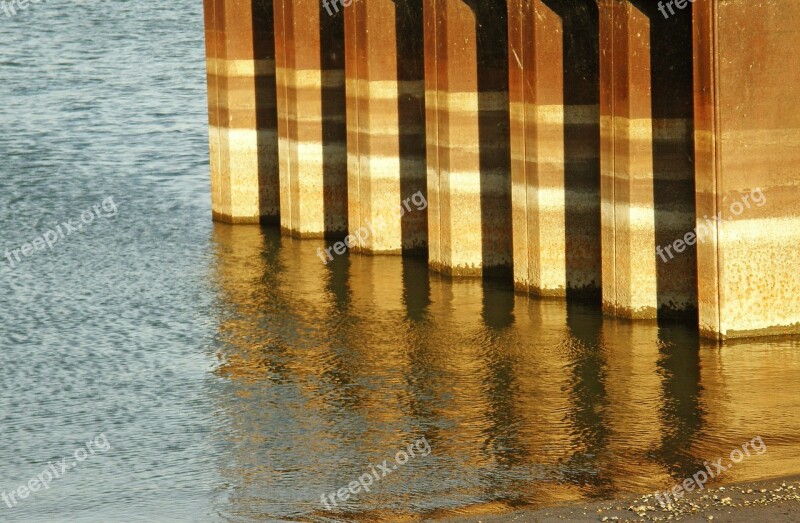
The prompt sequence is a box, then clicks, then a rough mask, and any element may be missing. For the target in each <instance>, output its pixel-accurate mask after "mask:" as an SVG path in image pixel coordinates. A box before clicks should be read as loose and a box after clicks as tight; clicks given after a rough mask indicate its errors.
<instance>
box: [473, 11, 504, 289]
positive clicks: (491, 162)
mask: <svg viewBox="0 0 800 523" xmlns="http://www.w3.org/2000/svg"><path fill="white" fill-rule="evenodd" d="M464 3H465V4H467V5H468V6H469V8H470V9H471V10H472V11H473V13H474V14H475V32H476V36H477V57H476V59H477V63H476V65H477V75H478V145H479V149H480V150H479V153H478V154H479V169H480V173H481V174H480V177H481V181H480V191H481V194H480V205H481V242H482V243H481V251H482V260H481V262H482V266H483V277H484V278H488V277H491V278H492V279H500V280H503V281H504V282H507V283H509V284H513V277H514V275H513V271H512V259H513V254H512V244H511V240H512V233H511V146H510V134H509V133H510V113H509V108H508V7H507V5H506V1H505V0H464ZM493 178H495V179H499V180H500V182H499V184H500V187H497V186H494V187H493V185H495V184H496V182H492V179H493Z"/></svg>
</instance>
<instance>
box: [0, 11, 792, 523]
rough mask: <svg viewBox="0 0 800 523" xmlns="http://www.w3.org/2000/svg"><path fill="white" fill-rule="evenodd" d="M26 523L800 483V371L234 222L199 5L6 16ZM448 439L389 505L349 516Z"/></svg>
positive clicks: (0, 363)
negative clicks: (217, 141) (222, 177)
mask: <svg viewBox="0 0 800 523" xmlns="http://www.w3.org/2000/svg"><path fill="white" fill-rule="evenodd" d="M0 25H1V26H2V27H1V28H0V130H2V132H0V158H2V161H0V223H2V232H0V240H2V242H0V249H2V252H0V254H4V251H5V250H6V249H11V250H13V249H16V248H19V247H20V246H22V244H24V243H29V242H31V241H33V240H34V238H36V237H38V236H40V235H42V234H44V233H45V231H47V230H48V229H51V228H53V227H55V225H56V224H60V223H62V222H65V221H68V220H70V219H72V220H73V221H80V220H79V218H80V216H81V212H83V211H85V210H87V209H91V208H92V206H93V205H96V204H100V203H101V202H103V201H104V199H106V198H107V197H112V198H113V201H114V203H115V205H116V207H117V212H116V215H115V216H113V217H108V216H106V214H103V215H102V216H100V217H98V218H96V219H95V220H94V221H93V222H92V223H91V224H86V225H84V226H83V228H82V229H81V231H79V232H76V233H74V234H71V235H70V236H68V237H65V238H64V239H62V240H60V241H59V242H58V243H56V244H55V245H54V247H53V248H52V249H48V250H45V251H42V252H34V253H33V255H32V256H30V257H28V258H25V259H24V260H23V261H22V263H20V264H19V265H18V266H16V267H14V268H12V267H11V265H10V263H9V262H8V261H7V260H6V258H2V260H0V340H1V341H0V344H1V347H0V348H1V349H2V350H0V431H1V432H0V436H1V438H0V493H3V492H12V491H14V490H16V489H17V488H18V487H19V486H20V485H25V484H27V483H28V482H29V480H30V479H32V478H35V477H36V476H37V475H39V474H40V473H41V472H42V471H43V470H44V469H45V468H47V467H48V465H49V463H51V462H59V461H60V460H61V458H62V457H67V458H69V461H70V462H71V461H73V460H72V456H73V455H74V454H73V453H74V451H75V450H76V449H80V448H84V445H85V443H86V442H87V441H88V440H90V439H93V438H95V437H96V436H97V435H98V434H101V433H102V434H104V435H105V437H106V438H107V441H108V444H109V445H110V448H108V450H107V451H105V452H101V451H98V452H96V453H95V454H94V455H91V456H90V457H89V459H87V460H86V461H85V462H83V463H80V464H78V465H76V466H75V467H73V468H71V469H70V470H69V471H67V472H66V473H62V474H61V477H59V478H57V479H54V480H53V481H52V483H50V484H49V488H48V489H47V490H39V491H38V492H35V493H33V494H31V495H30V496H29V497H27V498H26V499H23V500H20V501H19V503H18V505H17V506H16V507H14V508H13V509H12V508H8V506H7V505H6V504H5V503H3V502H2V501H0V521H25V522H39V521H87V522H88V521H98V522H100V521H103V522H106V521H126V522H127V521H254V520H259V521H262V520H293V521H297V520H323V519H325V518H328V519H329V520H336V519H338V520H350V519H363V520H375V519H378V518H380V517H384V518H386V519H390V520H396V519H397V518H399V517H400V514H401V513H408V514H412V515H413V514H430V515H437V514H442V513H447V511H457V512H459V513H470V512H475V511H478V510H486V509H488V510H495V511H497V510H502V509H504V508H507V507H510V506H519V505H525V504H533V505H537V506H539V505H546V504H548V503H553V502H557V501H564V500H572V499H583V498H591V497H604V496H614V495H616V494H619V493H623V492H637V491H650V490H653V489H654V488H655V487H656V486H662V487H664V488H666V487H668V486H671V485H672V484H673V483H674V482H676V481H678V480H681V479H683V478H684V477H686V476H688V475H691V474H693V473H694V472H695V471H697V470H698V469H700V468H701V467H702V465H701V463H702V461H703V460H714V459H716V458H717V457H722V456H727V455H728V453H729V452H730V451H731V450H732V449H734V448H736V447H740V446H741V444H742V443H744V442H746V441H749V440H751V439H752V438H753V437H755V436H759V435H760V436H761V437H762V438H763V440H764V442H765V443H766V444H767V446H768V452H767V453H766V454H763V455H761V456H755V455H754V456H753V457H751V458H749V459H746V460H745V461H744V462H742V463H741V464H739V465H737V466H735V467H734V468H733V469H731V470H730V471H729V472H726V474H725V476H723V477H722V478H721V480H722V481H723V482H730V481H735V480H741V479H751V478H762V477H767V476H775V475H781V474H789V473H797V472H800V418H798V417H797V412H798V403H800V395H799V394H798V392H799V391H800V343H798V342H797V341H791V340H769V341H762V342H758V343H750V342H749V343H738V344H732V345H728V346H726V347H724V348H721V349H720V348H717V347H715V346H713V345H709V344H704V343H701V342H700V341H699V340H698V339H697V337H696V336H695V335H694V334H693V333H692V332H691V331H689V330H685V329H681V328H678V327H670V328H661V329H659V328H658V327H657V326H655V325H652V324H647V323H645V324H636V325H631V324H629V323H625V322H616V321H611V320H608V319H605V320H604V319H603V318H601V317H600V316H599V315H598V314H597V313H596V312H594V311H592V310H590V309H584V308H581V307H577V306H570V307H567V306H566V305H565V304H563V303H562V302H559V301H538V300H535V299H529V298H526V297H523V296H515V295H513V294H512V293H511V292H509V291H508V289H504V288H500V287H494V286H491V285H485V286H484V285H481V284H480V283H478V282H474V281H460V282H455V283H454V282H451V281H448V280H446V279H442V278H440V277H438V276H436V275H429V274H428V272H427V270H426V267H425V264H424V263H421V262H419V261H418V260H400V259H398V258H393V257H376V258H370V257H357V256H353V257H350V258H342V259H339V260H337V262H336V263H335V264H332V265H331V266H328V267H325V266H323V265H322V264H321V262H320V260H319V258H317V256H316V248H317V247H319V246H320V245H321V243H319V242H315V241H297V240H292V239H287V238H281V237H280V236H279V235H278V234H277V233H276V232H275V231H274V230H270V229H261V228H258V227H247V226H244V227H242V226H240V227H229V226H225V225H213V224H212V223H211V220H210V208H209V183H208V179H209V176H208V153H207V134H206V114H205V110H206V100H205V77H204V75H205V70H204V62H203V42H202V35H203V32H202V13H201V6H200V2H197V1H195V0H192V1H190V0H173V1H171V2H125V1H122V0H105V1H84V0H73V1H70V2H67V1H66V0H47V1H46V2H44V3H40V4H38V5H31V6H30V8H29V9H28V10H27V11H25V12H22V13H20V14H18V15H17V16H16V17H14V18H7V17H5V16H4V15H2V13H0ZM423 435H424V436H425V438H426V441H428V442H429V444H430V448H431V453H430V455H428V456H425V457H423V456H417V457H416V458H414V459H411V460H410V461H409V462H408V463H407V464H405V465H403V466H401V467H399V468H398V469H397V470H396V471H394V472H392V474H391V475H389V476H387V477H386V478H385V479H383V480H382V481H380V482H378V483H376V484H375V485H374V486H373V488H372V490H371V492H370V493H368V494H363V493H362V494H359V495H357V496H355V497H353V498H351V499H350V500H349V501H348V502H347V503H346V504H344V506H342V503H341V502H340V503H339V505H340V506H339V507H338V509H337V510H336V511H334V512H326V511H324V510H323V509H322V508H323V507H322V505H321V503H320V495H321V494H323V493H330V492H333V491H335V490H337V489H339V488H341V487H345V486H347V484H348V483H349V482H351V481H353V480H355V479H357V478H358V477H359V476H360V475H362V474H364V473H365V472H368V471H369V470H370V466H371V465H374V464H376V463H381V462H382V461H383V460H384V459H389V460H390V461H391V460H393V456H394V455H395V452H396V451H397V450H399V449H401V448H403V447H405V446H406V445H407V444H408V443H410V442H413V441H415V440H416V439H417V438H419V437H421V436H423Z"/></svg>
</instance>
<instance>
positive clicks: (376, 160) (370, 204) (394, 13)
mask: <svg viewBox="0 0 800 523" xmlns="http://www.w3.org/2000/svg"><path fill="white" fill-rule="evenodd" d="M344 16H345V42H346V52H345V57H346V82H347V161H348V168H347V174H348V213H349V226H350V234H352V235H354V236H356V238H358V243H357V244H356V245H355V246H354V249H353V250H354V251H357V252H370V253H401V252H411V251H417V252H420V253H424V251H425V249H426V247H427V240H428V230H427V228H428V221H427V207H424V208H423V205H415V204H414V202H424V201H427V200H426V197H425V195H426V193H427V185H426V172H425V84H424V72H425V68H424V47H423V37H422V2H421V0H369V1H367V0H354V1H353V2H352V3H351V4H349V5H347V6H345V9H344ZM415 195H417V196H416V197H415ZM412 197H413V201H409V198H412ZM404 202H405V203H404ZM362 240H363V241H362Z"/></svg>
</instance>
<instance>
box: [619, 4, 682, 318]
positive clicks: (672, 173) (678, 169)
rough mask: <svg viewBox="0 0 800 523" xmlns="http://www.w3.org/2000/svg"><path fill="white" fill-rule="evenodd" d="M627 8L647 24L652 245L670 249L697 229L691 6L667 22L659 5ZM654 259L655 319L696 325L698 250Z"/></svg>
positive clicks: (641, 5)
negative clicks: (650, 122) (651, 132)
mask: <svg viewBox="0 0 800 523" xmlns="http://www.w3.org/2000/svg"><path fill="white" fill-rule="evenodd" d="M631 3H632V4H633V5H634V6H635V7H636V8H637V9H638V10H639V11H641V12H642V13H643V14H644V15H645V16H647V17H648V18H649V20H650V85H651V89H652V91H651V103H652V106H651V109H652V118H653V120H652V121H653V203H654V207H655V241H656V245H669V244H671V243H672V242H674V241H675V240H677V239H679V238H683V236H684V235H685V234H686V233H687V232H689V231H692V230H693V229H694V228H695V216H696V211H695V179H694V87H693V79H694V76H693V75H694V73H693V57H694V52H693V49H692V8H693V6H692V5H691V4H690V5H689V9H684V10H680V11H678V12H677V14H676V15H675V16H671V17H669V18H668V19H665V18H664V15H663V14H661V12H660V11H659V10H658V7H657V3H654V2H651V1H649V0H631ZM653 256H655V257H656V268H657V269H656V280H657V281H656V289H657V294H658V296H657V300H658V318H659V319H671V318H675V319H686V320H691V321H693V322H695V323H696V321H697V309H698V302H697V248H696V246H695V245H692V246H688V247H687V249H686V251H684V252H683V253H681V254H680V256H678V257H676V258H675V259H673V260H670V261H669V262H668V263H664V262H663V261H662V260H661V259H660V258H658V257H657V255H656V254H655V253H654V254H653Z"/></svg>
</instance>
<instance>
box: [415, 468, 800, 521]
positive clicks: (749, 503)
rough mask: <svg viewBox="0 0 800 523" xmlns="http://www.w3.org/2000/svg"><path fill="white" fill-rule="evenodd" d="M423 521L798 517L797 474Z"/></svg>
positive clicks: (799, 480) (799, 487)
mask: <svg viewBox="0 0 800 523" xmlns="http://www.w3.org/2000/svg"><path fill="white" fill-rule="evenodd" d="M424 521H438V522H440V523H501V522H506V521H509V522H520V523H523V522H551V521H552V522H556V521H587V522H588V521H601V522H606V523H609V522H617V523H621V522H626V521H630V522H634V521H636V522H639V521H645V522H647V521H692V522H700V521H714V522H737V523H738V522H750V521H759V522H765V523H772V522H783V521H800V475H793V476H785V477H776V478H772V479H765V480H757V481H745V482H741V483H732V484H730V485H722V486H719V487H714V488H707V489H704V490H702V491H700V492H693V493H689V494H687V495H685V496H683V497H682V498H681V499H680V500H678V501H677V502H676V503H675V504H674V505H661V504H659V502H658V501H657V500H656V499H655V496H654V495H653V494H652V493H651V494H644V495H639V496H627V497H620V498H618V499H613V500H604V501H587V502H580V503H575V502H573V503H568V504H565V505H558V506H553V507H548V508H538V509H520V510H514V511H509V512H505V513H503V514H494V515H491V514H485V513H484V514H481V515H470V516H467V515H459V516H447V517H443V518H441V519H439V518H437V519H435V520H432V519H425V520H424Z"/></svg>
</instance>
